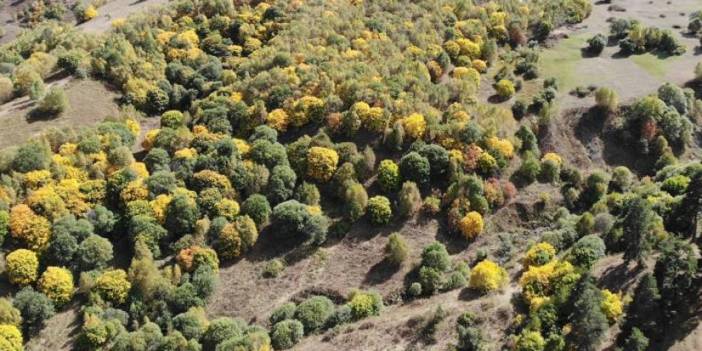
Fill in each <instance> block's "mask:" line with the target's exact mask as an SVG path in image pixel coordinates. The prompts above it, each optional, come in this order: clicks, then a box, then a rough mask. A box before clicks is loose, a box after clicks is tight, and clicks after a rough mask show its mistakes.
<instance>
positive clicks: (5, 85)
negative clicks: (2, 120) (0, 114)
mask: <svg viewBox="0 0 702 351" xmlns="http://www.w3.org/2000/svg"><path fill="white" fill-rule="evenodd" d="M13 89H14V88H13V84H12V80H10V78H7V77H5V76H2V75H0V104H2V103H4V102H6V101H10V100H11V99H12V97H13V96H14V93H13Z"/></svg>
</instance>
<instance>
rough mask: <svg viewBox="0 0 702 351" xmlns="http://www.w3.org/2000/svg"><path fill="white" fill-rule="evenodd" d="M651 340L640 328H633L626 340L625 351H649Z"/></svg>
mask: <svg viewBox="0 0 702 351" xmlns="http://www.w3.org/2000/svg"><path fill="white" fill-rule="evenodd" d="M648 344H649V340H648V338H647V337H646V335H644V334H643V333H642V332H641V330H639V328H633V329H632V330H631V334H629V337H628V338H626V342H625V343H624V350H626V351H646V350H648Z"/></svg>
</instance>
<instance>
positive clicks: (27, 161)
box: [12, 142, 51, 173]
mask: <svg viewBox="0 0 702 351" xmlns="http://www.w3.org/2000/svg"><path fill="white" fill-rule="evenodd" d="M50 163H51V150H49V148H48V146H47V145H46V144H43V143H38V142H29V143H26V144H23V145H21V146H20V147H19V149H17V153H16V154H15V158H14V159H13V160H12V169H14V170H15V171H17V172H20V173H27V172H31V171H37V170H42V169H47V168H49V164H50Z"/></svg>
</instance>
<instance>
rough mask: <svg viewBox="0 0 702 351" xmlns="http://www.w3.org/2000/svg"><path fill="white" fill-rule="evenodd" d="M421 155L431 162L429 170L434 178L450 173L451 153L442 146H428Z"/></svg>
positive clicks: (421, 151) (420, 151)
mask: <svg viewBox="0 0 702 351" xmlns="http://www.w3.org/2000/svg"><path fill="white" fill-rule="evenodd" d="M419 154H420V155H422V156H423V157H425V158H426V159H427V160H428V161H429V168H430V169H431V174H432V176H436V177H438V176H441V175H443V174H445V173H446V171H448V166H449V153H448V151H446V149H444V148H443V147H442V146H441V145H438V144H427V145H424V146H423V147H422V148H421V149H420V150H419Z"/></svg>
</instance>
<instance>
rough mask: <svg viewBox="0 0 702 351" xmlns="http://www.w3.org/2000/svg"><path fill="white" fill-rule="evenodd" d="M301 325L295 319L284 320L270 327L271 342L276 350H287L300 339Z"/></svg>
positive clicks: (301, 334) (302, 334) (301, 335)
mask: <svg viewBox="0 0 702 351" xmlns="http://www.w3.org/2000/svg"><path fill="white" fill-rule="evenodd" d="M303 336H304V333H303V325H302V323H300V322H299V321H297V320H292V319H288V320H284V321H281V322H279V323H276V324H275V325H274V326H273V329H271V343H272V344H273V347H274V348H275V349H276V350H287V349H289V348H292V347H293V346H295V344H297V343H298V342H300V340H302V337H303Z"/></svg>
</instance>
